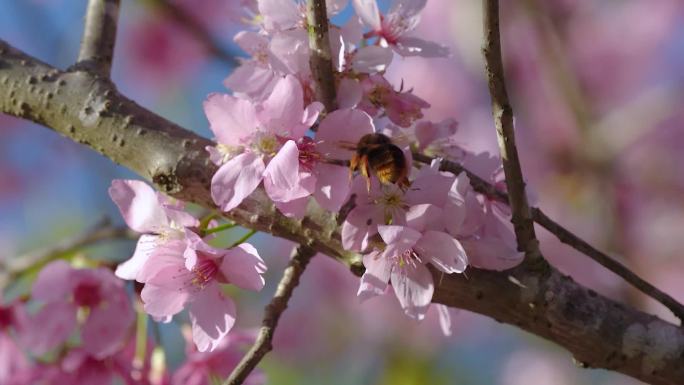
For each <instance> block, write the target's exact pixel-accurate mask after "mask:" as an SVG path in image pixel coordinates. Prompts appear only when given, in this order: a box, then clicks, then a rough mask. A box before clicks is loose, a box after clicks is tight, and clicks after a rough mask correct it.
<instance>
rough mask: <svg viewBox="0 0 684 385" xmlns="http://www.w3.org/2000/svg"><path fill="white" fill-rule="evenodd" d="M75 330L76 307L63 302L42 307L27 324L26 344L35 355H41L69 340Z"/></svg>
mask: <svg viewBox="0 0 684 385" xmlns="http://www.w3.org/2000/svg"><path fill="white" fill-rule="evenodd" d="M74 328H76V307H75V306H74V305H73V304H71V303H68V302H66V299H65V300H64V301H59V302H50V303H48V304H46V305H45V306H43V307H42V308H41V309H40V310H39V311H38V313H36V314H35V315H34V316H33V317H32V318H31V320H30V322H29V329H28V330H27V336H26V342H27V347H28V348H29V349H30V350H31V351H32V352H33V353H35V354H37V355H42V354H45V353H47V352H48V351H50V350H52V349H53V348H55V347H57V346H58V345H59V344H61V343H63V342H64V341H66V340H67V338H69V335H70V334H71V333H72V332H73V330H74Z"/></svg>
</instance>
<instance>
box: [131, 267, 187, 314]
mask: <svg viewBox="0 0 684 385" xmlns="http://www.w3.org/2000/svg"><path fill="white" fill-rule="evenodd" d="M177 275H178V269H165V270H163V271H161V272H160V273H159V274H158V275H157V276H156V277H157V281H158V282H159V284H152V283H149V282H148V283H146V284H145V287H143V289H142V291H141V292H140V298H141V299H142V300H143V302H144V309H145V312H147V314H149V315H151V316H154V317H158V318H165V317H168V316H173V315H175V314H178V313H180V312H181V311H182V310H183V307H184V306H185V304H186V303H187V302H188V299H189V293H188V292H187V290H179V289H180V288H181V283H179V282H177V278H175V276H177Z"/></svg>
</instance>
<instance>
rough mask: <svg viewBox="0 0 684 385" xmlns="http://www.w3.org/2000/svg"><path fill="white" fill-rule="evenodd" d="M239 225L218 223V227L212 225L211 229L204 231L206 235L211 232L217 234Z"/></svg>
mask: <svg viewBox="0 0 684 385" xmlns="http://www.w3.org/2000/svg"><path fill="white" fill-rule="evenodd" d="M235 226H237V224H235V223H224V224H222V225H218V226H216V227H212V228H210V229H206V230H204V231H203V233H204V235H209V234H215V233H218V232H221V231H224V230H228V229H232V228H233V227H235Z"/></svg>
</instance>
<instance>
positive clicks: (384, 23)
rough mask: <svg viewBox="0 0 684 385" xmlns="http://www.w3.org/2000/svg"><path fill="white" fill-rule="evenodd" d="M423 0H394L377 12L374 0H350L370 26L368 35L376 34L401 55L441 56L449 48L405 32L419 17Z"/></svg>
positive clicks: (447, 52)
mask: <svg viewBox="0 0 684 385" xmlns="http://www.w3.org/2000/svg"><path fill="white" fill-rule="evenodd" d="M426 1H427V0H395V1H394V3H393V4H392V6H391V7H390V10H389V11H388V12H387V14H386V15H381V14H380V10H379V9H378V4H377V2H376V0H354V1H353V2H352V4H354V9H355V10H356V13H357V15H358V16H359V17H360V18H361V20H362V21H363V23H364V24H365V25H366V26H368V27H370V28H371V33H370V34H369V36H378V37H379V38H381V39H383V41H384V42H385V43H386V44H388V45H389V46H390V47H392V49H393V50H394V51H395V52H396V53H398V54H399V55H402V56H423V57H443V56H448V55H449V50H448V49H447V48H446V47H444V46H442V45H439V44H437V43H433V42H430V41H426V40H423V39H420V38H417V37H413V36H408V33H410V32H411V31H413V30H414V29H415V28H416V25H418V22H419V21H420V15H419V13H420V11H422V10H423V8H424V7H425V3H426Z"/></svg>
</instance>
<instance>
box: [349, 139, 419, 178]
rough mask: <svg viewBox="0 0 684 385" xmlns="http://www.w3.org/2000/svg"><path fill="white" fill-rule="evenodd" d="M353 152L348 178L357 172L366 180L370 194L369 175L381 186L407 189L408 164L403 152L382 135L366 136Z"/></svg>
mask: <svg viewBox="0 0 684 385" xmlns="http://www.w3.org/2000/svg"><path fill="white" fill-rule="evenodd" d="M350 149H353V150H355V151H356V152H355V153H354V156H352V158H351V161H350V162H349V177H350V178H351V177H352V176H353V174H354V172H355V171H357V170H359V171H360V172H361V175H363V177H364V178H366V187H367V189H368V191H369V192H370V188H371V173H372V174H374V175H375V176H376V177H377V178H378V181H380V183H382V184H391V183H393V184H396V185H397V186H399V187H400V188H401V189H406V188H408V187H409V181H408V164H407V163H406V156H405V155H404V151H402V149H401V148H399V147H398V146H397V145H395V144H394V143H392V140H391V139H390V138H389V137H388V136H386V135H383V134H366V135H364V136H363V137H361V139H360V140H359V142H358V143H357V144H356V146H354V147H353V148H350Z"/></svg>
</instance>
